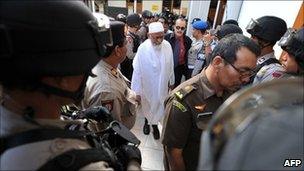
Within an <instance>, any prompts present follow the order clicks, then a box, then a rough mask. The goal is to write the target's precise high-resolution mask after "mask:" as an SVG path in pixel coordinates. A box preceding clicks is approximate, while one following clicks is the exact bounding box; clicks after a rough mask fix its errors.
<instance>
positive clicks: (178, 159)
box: [165, 146, 186, 170]
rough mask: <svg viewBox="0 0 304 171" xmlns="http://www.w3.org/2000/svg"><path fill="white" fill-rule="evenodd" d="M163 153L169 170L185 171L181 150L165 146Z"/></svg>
mask: <svg viewBox="0 0 304 171" xmlns="http://www.w3.org/2000/svg"><path fill="white" fill-rule="evenodd" d="M165 153H166V156H167V158H168V162H169V163H168V164H169V168H170V170H185V169H186V168H185V163H184V158H183V149H179V148H168V147H167V146H165Z"/></svg>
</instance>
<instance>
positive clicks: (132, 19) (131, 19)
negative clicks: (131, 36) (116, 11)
mask: <svg viewBox="0 0 304 171" xmlns="http://www.w3.org/2000/svg"><path fill="white" fill-rule="evenodd" d="M140 23H141V19H140V16H139V15H138V14H136V13H134V14H130V15H128V17H127V24H128V26H130V27H135V26H139V25H140Z"/></svg>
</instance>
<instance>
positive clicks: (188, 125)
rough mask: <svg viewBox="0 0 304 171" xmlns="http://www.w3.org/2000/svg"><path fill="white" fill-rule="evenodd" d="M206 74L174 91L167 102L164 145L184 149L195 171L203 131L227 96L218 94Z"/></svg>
mask: <svg viewBox="0 0 304 171" xmlns="http://www.w3.org/2000/svg"><path fill="white" fill-rule="evenodd" d="M204 72H205V70H203V71H202V72H201V73H200V74H198V75H196V76H194V77H193V78H191V79H189V80H187V81H185V82H184V83H182V84H181V85H180V86H178V87H177V88H176V89H174V90H173V92H172V94H171V95H170V96H169V97H168V99H167V100H166V102H165V105H166V109H165V120H164V127H163V134H162V143H163V145H164V146H167V147H169V148H180V149H183V159H184V162H185V167H186V170H196V167H197V163H198V155H199V151H200V150H199V147H200V137H201V133H202V129H205V127H206V125H207V123H208V121H209V120H210V119H211V117H212V115H213V113H214V112H215V111H216V110H217V108H218V107H219V106H220V105H221V104H222V103H223V102H224V100H225V99H226V98H225V97H226V96H227V94H226V93H224V94H222V95H217V94H215V92H214V90H213V88H212V86H211V84H210V83H209V81H208V79H207V77H206V75H205V73H204ZM199 127H200V128H199ZM165 157H166V156H165Z"/></svg>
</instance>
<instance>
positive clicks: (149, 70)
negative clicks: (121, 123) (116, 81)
mask: <svg viewBox="0 0 304 171" xmlns="http://www.w3.org/2000/svg"><path fill="white" fill-rule="evenodd" d="M133 68H134V71H133V76H132V82H131V89H132V90H134V91H135V92H136V94H137V95H140V96H141V105H140V107H139V108H138V113H137V114H142V115H143V116H145V117H146V118H147V119H148V121H149V124H157V123H158V121H159V120H160V119H161V118H162V116H163V115H164V100H165V98H166V97H167V95H168V91H169V89H168V86H169V85H174V63H173V52H172V48H171V45H170V44H169V42H167V41H166V40H163V42H162V43H161V45H160V46H159V47H155V46H153V45H152V42H151V40H150V39H147V40H146V41H145V42H143V43H142V44H141V45H140V46H139V48H138V51H137V54H136V56H135V58H134V60H133Z"/></svg>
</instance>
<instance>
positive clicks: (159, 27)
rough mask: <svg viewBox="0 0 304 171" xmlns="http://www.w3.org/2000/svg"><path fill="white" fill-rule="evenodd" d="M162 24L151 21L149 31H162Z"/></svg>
mask: <svg viewBox="0 0 304 171" xmlns="http://www.w3.org/2000/svg"><path fill="white" fill-rule="evenodd" d="M163 31H164V26H163V24H162V23H161V22H153V23H150V24H149V33H158V32H163Z"/></svg>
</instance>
